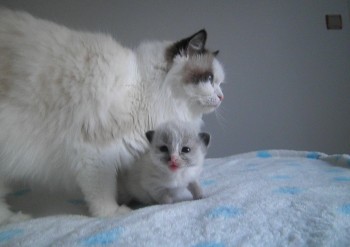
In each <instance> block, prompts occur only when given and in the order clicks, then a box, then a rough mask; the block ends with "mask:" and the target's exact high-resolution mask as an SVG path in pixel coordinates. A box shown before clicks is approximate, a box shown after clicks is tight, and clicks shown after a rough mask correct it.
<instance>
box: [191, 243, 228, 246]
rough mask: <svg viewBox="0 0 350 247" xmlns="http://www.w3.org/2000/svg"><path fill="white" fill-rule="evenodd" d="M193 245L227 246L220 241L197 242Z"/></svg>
mask: <svg viewBox="0 0 350 247" xmlns="http://www.w3.org/2000/svg"><path fill="white" fill-rule="evenodd" d="M193 247H225V245H224V244H222V243H219V242H203V243H199V244H196V245H195V246H193Z"/></svg>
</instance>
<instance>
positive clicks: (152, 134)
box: [146, 130, 154, 143]
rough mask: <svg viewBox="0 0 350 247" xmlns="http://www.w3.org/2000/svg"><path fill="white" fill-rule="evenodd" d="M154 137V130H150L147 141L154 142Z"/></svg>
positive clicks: (147, 133)
mask: <svg viewBox="0 0 350 247" xmlns="http://www.w3.org/2000/svg"><path fill="white" fill-rule="evenodd" d="M153 136H154V130H149V131H147V132H146V137H147V140H148V141H149V143H151V142H152V140H153Z"/></svg>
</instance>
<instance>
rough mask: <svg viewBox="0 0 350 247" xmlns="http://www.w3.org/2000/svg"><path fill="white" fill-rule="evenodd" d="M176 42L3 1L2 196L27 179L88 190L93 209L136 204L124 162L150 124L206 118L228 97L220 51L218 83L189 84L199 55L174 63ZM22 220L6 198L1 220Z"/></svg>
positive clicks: (109, 211) (142, 142)
mask: <svg viewBox="0 0 350 247" xmlns="http://www.w3.org/2000/svg"><path fill="white" fill-rule="evenodd" d="M171 44H172V43H170V42H148V43H143V44H141V45H140V46H139V47H138V48H137V49H136V50H134V51H133V50H130V49H127V48H124V47H122V46H121V45H120V44H118V43H117V42H116V41H115V40H114V39H113V38H111V37H110V36H108V35H103V34H91V33H86V32H77V31H72V30H70V29H67V28H66V27H63V26H59V25H56V24H54V23H51V22H48V21H44V20H40V19H37V18H34V17H32V16H31V15H29V14H26V13H23V12H14V11H10V10H7V9H0V193H2V195H1V194H0V198H1V196H4V194H5V189H4V188H5V184H7V183H11V182H13V181H23V180H24V181H30V182H34V183H40V184H43V185H44V186H50V187H55V188H63V187H64V188H66V189H68V190H72V191H75V190H77V189H78V190H79V189H80V190H81V191H82V192H83V194H84V196H85V200H86V201H87V203H88V205H89V209H90V212H91V214H92V215H94V216H108V215H115V214H119V213H123V212H126V211H128V209H127V208H126V207H119V206H118V205H117V204H116V202H115V194H116V186H115V170H116V168H117V167H119V166H127V165H128V164H130V163H132V162H133V161H134V159H135V158H137V157H138V156H139V155H140V154H141V153H143V152H144V151H145V149H146V147H147V140H146V138H144V133H145V131H147V130H149V129H153V127H154V126H156V125H157V124H159V123H161V122H164V121H167V120H170V119H179V120H185V121H191V122H194V123H196V124H197V125H200V124H201V117H202V114H203V113H208V112H211V111H213V110H214V109H215V108H216V107H218V106H219V104H220V101H221V100H220V99H219V98H218V96H219V95H222V92H221V89H220V83H221V82H222V81H223V79H224V72H223V69H222V67H221V65H220V63H219V62H218V61H217V60H216V58H214V59H213V62H212V67H213V73H214V74H215V83H214V84H213V85H212V86H211V85H210V83H200V84H198V85H195V84H194V83H182V73H183V69H184V67H185V66H186V63H188V61H189V59H190V57H189V56H188V55H177V56H176V57H175V58H174V60H173V61H172V63H171V64H170V66H169V61H167V59H166V58H165V55H164V54H165V51H166V49H167V48H168V47H169V46H170V45H171ZM16 220H17V216H16V215H14V214H13V213H11V212H10V211H9V210H8V209H7V207H6V204H5V202H4V199H3V198H2V199H0V224H1V222H6V221H16Z"/></svg>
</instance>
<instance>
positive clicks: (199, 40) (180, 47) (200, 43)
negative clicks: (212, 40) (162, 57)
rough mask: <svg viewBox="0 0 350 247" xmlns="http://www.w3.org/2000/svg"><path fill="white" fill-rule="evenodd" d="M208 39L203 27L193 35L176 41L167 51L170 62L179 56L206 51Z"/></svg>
mask: <svg viewBox="0 0 350 247" xmlns="http://www.w3.org/2000/svg"><path fill="white" fill-rule="evenodd" d="M206 41H207V32H206V31H205V30H204V29H202V30H200V31H198V32H197V33H195V34H193V35H192V36H190V37H188V38H185V39H182V40H180V41H178V42H175V43H174V44H173V45H171V46H170V47H169V48H168V49H167V51H166V58H167V60H168V62H170V63H171V62H172V61H173V59H174V58H175V57H176V56H177V55H180V56H188V55H193V54H196V53H202V52H203V51H205V48H204V47H205V42H206Z"/></svg>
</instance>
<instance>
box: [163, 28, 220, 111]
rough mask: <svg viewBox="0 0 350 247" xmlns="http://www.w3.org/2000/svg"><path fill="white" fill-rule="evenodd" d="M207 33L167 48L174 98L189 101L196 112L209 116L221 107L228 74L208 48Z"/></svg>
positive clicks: (198, 33)
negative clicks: (223, 85)
mask: <svg viewBox="0 0 350 247" xmlns="http://www.w3.org/2000/svg"><path fill="white" fill-rule="evenodd" d="M206 39H207V33H206V31H205V30H200V31H199V32H197V33H195V34H193V35H192V36H190V37H188V38H185V39H182V40H180V41H178V42H175V43H173V44H171V45H170V46H168V48H167V49H166V60H167V63H168V74H167V77H166V81H167V82H169V83H171V86H172V90H173V95H174V97H176V98H179V99H181V100H184V101H187V103H188V104H189V106H190V109H191V110H192V111H193V112H194V113H198V114H203V113H209V112H211V111H213V110H215V109H216V108H217V107H219V106H220V104H221V102H222V100H223V99H224V95H223V93H222V90H221V87H220V84H221V83H222V82H223V81H224V78H225V74H224V71H223V68H222V66H221V64H220V63H219V61H218V60H217V58H216V56H217V54H218V51H216V52H211V51H209V50H207V49H206V48H205V43H206Z"/></svg>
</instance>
